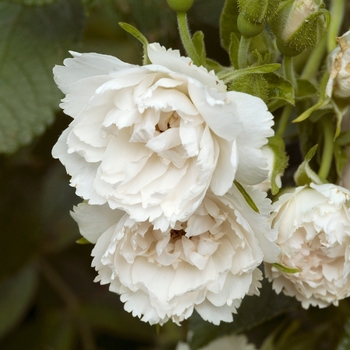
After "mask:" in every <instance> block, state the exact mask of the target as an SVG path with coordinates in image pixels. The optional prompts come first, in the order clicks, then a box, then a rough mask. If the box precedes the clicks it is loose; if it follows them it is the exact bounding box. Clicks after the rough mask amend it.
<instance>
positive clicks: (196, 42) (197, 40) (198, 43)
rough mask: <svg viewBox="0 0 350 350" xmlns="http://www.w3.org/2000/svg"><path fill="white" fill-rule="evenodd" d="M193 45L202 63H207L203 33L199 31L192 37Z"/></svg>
mask: <svg viewBox="0 0 350 350" xmlns="http://www.w3.org/2000/svg"><path fill="white" fill-rule="evenodd" d="M192 43H193V46H194V48H195V49H196V51H197V54H198V57H199V59H200V62H205V61H206V52H205V45H204V34H203V32H201V31H197V32H195V33H194V34H193V36H192Z"/></svg>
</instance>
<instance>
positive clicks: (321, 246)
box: [265, 183, 350, 308]
mask: <svg viewBox="0 0 350 350" xmlns="http://www.w3.org/2000/svg"><path fill="white" fill-rule="evenodd" d="M310 186H311V187H306V186H304V187H298V188H296V189H294V191H293V192H291V193H287V194H284V195H282V196H281V197H280V198H279V200H278V201H277V202H276V203H275V204H274V212H273V214H272V219H273V221H272V227H273V228H275V229H276V230H277V231H278V239H277V244H278V245H279V246H280V248H281V255H280V257H279V261H278V263H279V264H281V265H283V266H285V267H288V268H291V269H300V270H301V271H300V272H296V273H287V272H284V271H281V270H280V269H278V268H276V267H274V266H272V265H268V264H266V266H265V272H266V274H267V276H268V277H269V279H270V280H272V282H273V288H274V290H275V291H276V292H277V293H280V292H281V291H283V292H284V293H285V294H286V295H289V296H294V297H296V299H298V300H299V301H300V302H301V303H302V306H303V307H304V308H308V307H309V306H310V305H312V306H319V307H321V308H322V307H326V306H328V305H330V304H334V305H338V301H339V300H341V299H344V298H346V297H348V296H350V276H349V273H350V207H349V206H350V191H348V190H346V189H345V188H342V187H339V186H336V185H334V184H323V185H315V184H312V183H311V185H310Z"/></svg>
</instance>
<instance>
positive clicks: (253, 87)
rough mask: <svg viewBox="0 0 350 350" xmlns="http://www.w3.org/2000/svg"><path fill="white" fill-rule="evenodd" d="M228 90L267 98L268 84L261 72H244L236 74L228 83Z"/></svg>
mask: <svg viewBox="0 0 350 350" xmlns="http://www.w3.org/2000/svg"><path fill="white" fill-rule="evenodd" d="M229 90H230V91H240V92H245V93H246V94H249V95H253V96H256V97H259V98H261V99H262V100H263V101H265V102H266V101H267V100H268V85H267V82H266V80H265V77H264V75H263V74H246V75H241V76H238V77H237V78H236V79H234V80H232V82H231V83H229Z"/></svg>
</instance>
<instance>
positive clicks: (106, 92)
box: [53, 43, 273, 230]
mask: <svg viewBox="0 0 350 350" xmlns="http://www.w3.org/2000/svg"><path fill="white" fill-rule="evenodd" d="M72 55H73V58H69V59H66V60H65V61H64V64H65V66H56V67H55V68H54V75H55V80H56V82H57V84H58V86H59V88H60V89H61V90H62V91H63V92H64V93H65V94H66V97H65V98H64V99H63V100H62V104H61V107H62V108H63V109H64V112H65V113H66V114H68V115H69V116H71V117H72V118H73V121H72V123H71V124H70V125H69V127H68V128H67V129H66V130H65V131H64V132H63V134H62V135H61V137H60V138H59V140H58V142H57V144H56V145H55V146H54V148H53V156H54V157H55V158H58V159H59V160H60V161H61V162H62V163H63V164H64V165H65V167H66V170H67V172H68V174H70V175H71V185H72V186H74V187H76V193H77V195H79V196H80V197H82V198H83V199H85V200H87V201H88V202H89V204H99V205H100V204H104V203H108V204H109V206H110V207H111V208H112V209H115V208H119V209H122V210H125V211H126V212H128V213H129V215H130V216H131V218H132V219H135V220H136V221H145V220H148V219H149V220H150V221H152V222H153V223H154V225H155V227H156V228H160V229H162V230H166V229H167V228H168V225H169V224H170V225H171V226H174V225H175V223H176V221H178V220H180V221H185V220H187V218H188V217H189V216H190V215H191V214H192V213H193V212H194V211H195V210H196V209H197V207H198V206H199V205H200V203H201V202H202V200H203V197H204V195H205V193H206V191H207V189H208V188H210V189H211V190H212V191H213V193H215V194H216V195H223V194H225V193H226V192H227V191H228V190H229V188H230V187H231V186H232V182H233V180H234V179H236V180H238V181H239V182H241V183H242V184H247V185H253V184H257V183H259V182H261V181H263V180H264V179H265V178H266V170H265V169H264V168H265V167H266V161H265V159H264V158H263V156H262V153H261V147H262V146H263V145H264V144H266V142H267V137H270V136H272V135H273V130H272V129H271V126H272V124H273V121H272V118H273V117H272V114H271V113H269V112H268V111H267V106H266V105H265V103H264V102H263V101H262V100H261V99H259V98H257V97H253V96H251V95H247V94H244V93H239V92H234V91H230V92H227V91H226V86H225V85H224V83H223V82H222V81H220V80H219V79H218V78H217V77H216V75H215V74H214V72H208V71H207V70H206V69H205V68H203V67H197V66H195V65H193V64H192V61H191V60H190V59H189V58H186V57H181V56H180V54H179V51H177V50H175V51H173V50H166V49H165V48H163V47H161V46H160V45H159V44H156V43H155V44H150V45H149V46H148V56H149V59H150V61H151V62H152V64H150V65H146V66H137V65H131V64H127V63H124V62H122V61H120V60H119V59H117V58H115V57H111V56H106V55H99V54H95V53H89V54H79V53H72Z"/></svg>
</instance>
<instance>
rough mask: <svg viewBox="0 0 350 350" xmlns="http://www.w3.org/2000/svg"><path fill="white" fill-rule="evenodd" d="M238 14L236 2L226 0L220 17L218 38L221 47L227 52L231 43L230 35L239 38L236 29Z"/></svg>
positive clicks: (234, 0)
mask: <svg viewBox="0 0 350 350" xmlns="http://www.w3.org/2000/svg"><path fill="white" fill-rule="evenodd" d="M238 13H239V12H238V1H237V0H226V1H225V5H224V7H223V9H222V12H221V16H220V38H221V46H222V47H223V48H224V49H226V51H228V52H229V47H230V43H231V33H235V34H236V36H237V37H240V33H239V31H238V28H237V18H238Z"/></svg>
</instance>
